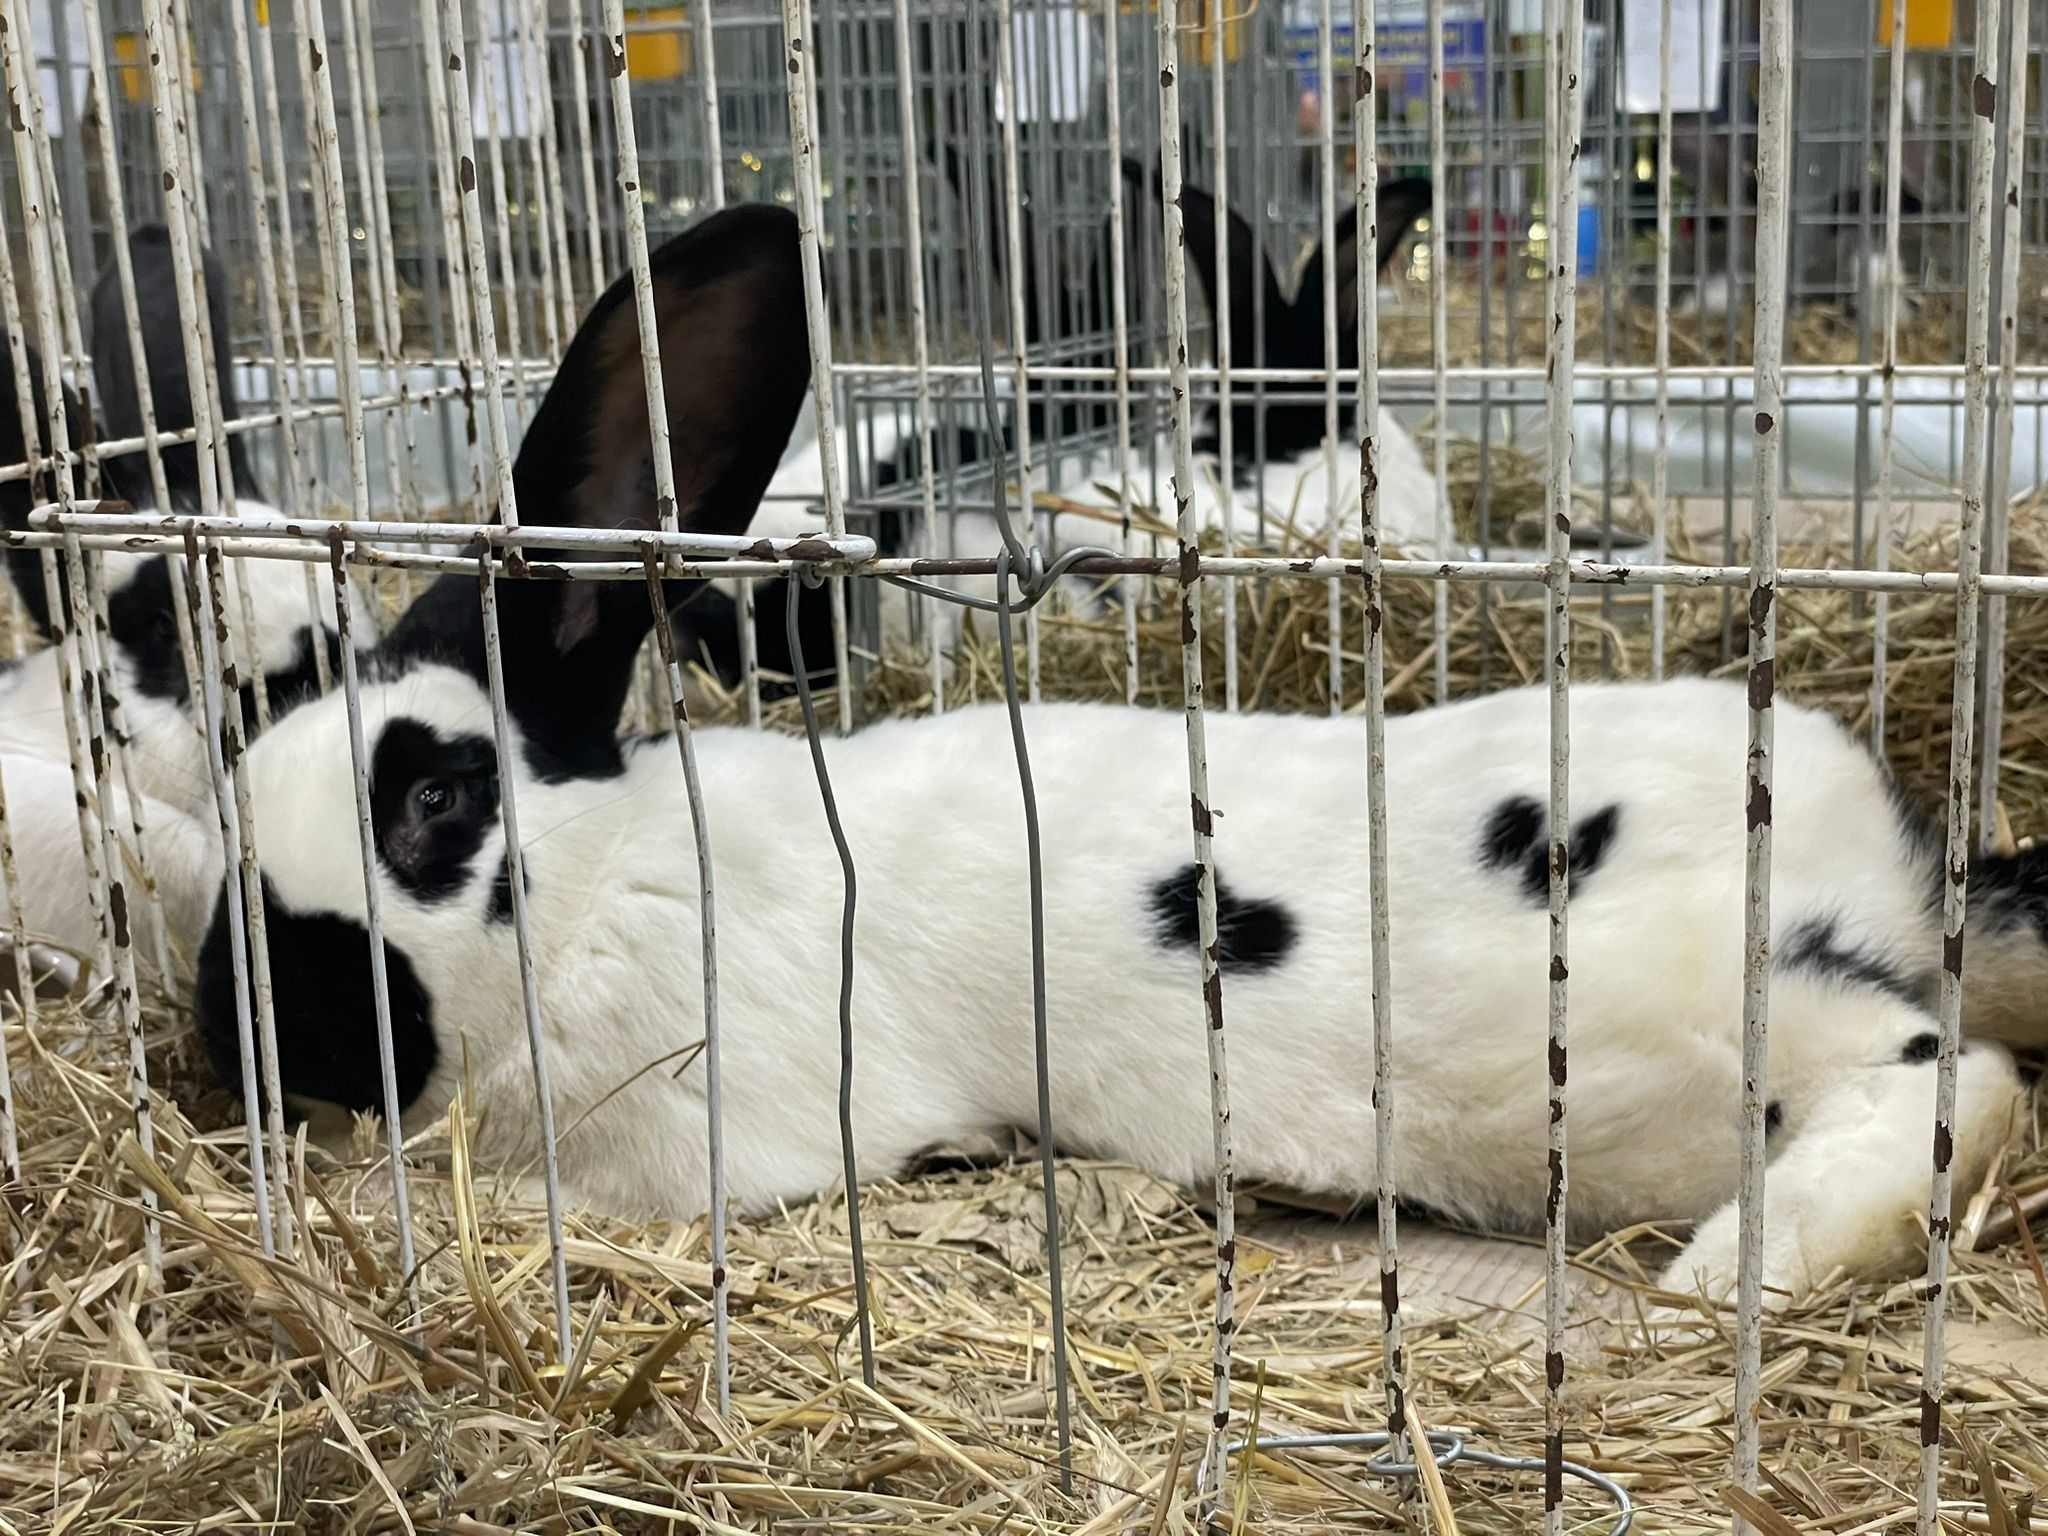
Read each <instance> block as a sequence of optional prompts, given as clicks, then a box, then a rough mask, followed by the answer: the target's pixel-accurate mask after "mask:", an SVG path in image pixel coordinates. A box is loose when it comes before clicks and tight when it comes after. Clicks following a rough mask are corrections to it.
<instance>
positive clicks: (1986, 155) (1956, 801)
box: [1917, 0, 2004, 1536]
mask: <svg viewBox="0 0 2048 1536" xmlns="http://www.w3.org/2000/svg"><path fill="white" fill-rule="evenodd" d="M1999 10H2000V7H1999V5H1998V0H1978V4H1977V29H1976V76H1975V79H1974V80H1973V81H1972V85H1971V93H1970V95H1971V101H1970V107H1971V116H1970V260H1969V265H1968V282H1967V296H1966V300H1965V308H1964V343H1963V344H1964V352H1963V356H1964V360H1965V371H1964V382H1965V389H1964V400H1963V470H1962V473H1963V483H1962V523H1961V528H1960V531H1959V534H1958V538H1957V544H1956V576H1957V587H1956V659H1955V685H1954V690H1953V692H1954V713H1953V716H1952V721H1951V731H1952V735H1951V737H1950V744H1949V761H1948V817H1947V822H1948V825H1947V843H1948V858H1947V878H1946V879H1945V880H1944V881H1943V883H1942V903H1941V924H1942V964H1941V1006H1940V1013H1939V1021H1940V1029H1939V1032H1938V1039H1939V1042H1940V1044H1939V1048H1938V1049H1937V1051H1936V1053H1935V1077H1934V1083H1935V1087H1934V1150H1933V1178H1932V1180H1931V1186H1932V1187H1931V1189H1930V1191H1929V1196H1928V1238H1927V1292H1926V1294H1927V1312H1926V1318H1925V1323H1924V1332H1923V1334H1922V1342H1921V1354H1920V1359H1921V1378H1920V1489H1919V1511H1918V1525H1917V1528H1918V1531H1919V1533H1920V1536H1935V1533H1936V1531H1937V1530H1938V1529H1939V1524H1938V1515H1937V1509H1938V1505H1939V1501H1940V1496H1941V1404H1942V1365H1943V1359H1944V1353H1943V1351H1944V1345H1945V1343H1946V1337H1945V1328H1944V1325H1945V1323H1946V1320H1947V1315H1948V1294H1947V1292H1948V1271H1949V1249H1950V1231H1949V1223H1950V1213H1951V1206H1952V1197H1953V1194H1954V1187H1955V1171H1954V1168H1953V1166H1952V1160H1953V1156H1954V1151H1955V1111H1956V1058H1957V1055H1958V1053H1959V1050H1960V1044H1961V1035H1962V1006H1963V921H1964V916H1965V910H1966V901H1967V895H1968V893H1967V890H1966V889H1965V886H1966V882H1967V880H1968V877H1969V869H1970V769H1971V758H1972V751H1973V743H1972V741H1971V736H1972V728H1973V726H1974V725H1975V721H1976V713H1977V626H1978V617H1979V613H1978V610H1979V607H1980V600H1981V596H1982V574H1983V573H1982V569H1981V564H1982V560H1983V537H1984V496H1985V482H1986V480H1987V479H1988V478H1989V473H1988V471H1989V466H1988V464H1987V462H1986V459H1987V454H1988V449H1989V443H1988V437H1989V431H1990V411H1989V404H1990V402H1989V393H1990V385H1991V366H1990V343H1991V306H1992V293H1991V288H1992V282H1993V271H1992V263H1991V219H1992V197H1993V189H1994V186H1995V183H1996V169H1997V167H1996V165H1995V163H1994V159H1993V155H1994V131H1995V123H1996V120H1997V115H1998V98H1999V96H2000V95H2001V93H2002V92H2001V81H2002V80H2003V73H2004V72H2003V70H2002V68H2001V60H2000V58H1999V50H1998V42H1999Z"/></svg>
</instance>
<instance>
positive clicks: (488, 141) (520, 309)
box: [450, 0, 531, 422]
mask: <svg viewBox="0 0 2048 1536" xmlns="http://www.w3.org/2000/svg"><path fill="white" fill-rule="evenodd" d="M482 3H483V0H479V4H480V5H481V4H482ZM467 12H468V7H467V6H466V5H460V4H458V5H457V6H455V7H454V8H453V9H452V11H451V12H450V14H451V16H452V17H453V18H454V19H455V22H456V26H457V29H458V35H460V29H461V27H462V25H463V24H464V18H465V16H466V15H467ZM503 14H504V12H503V10H502V9H500V11H499V15H500V17H502V16H503ZM490 31H491V29H490V23H489V19H488V17H486V16H479V17H478V18H477V40H476V49H475V51H474V52H473V53H471V54H470V59H471V61H472V62H473V63H474V64H475V65H476V66H477V71H476V73H477V78H478V79H479V80H481V81H482V82H483V84H482V91H483V98H484V156H485V163H486V164H487V165H488V166H489V168H490V173H491V192H492V194H493V195H492V197H491V235H492V239H493V241H494V242H495V244H496V246H497V250H498V281H499V283H500V284H501V285H502V286H501V288H500V290H499V291H500V293H501V294H502V299H501V302H502V304H503V306H504V311H505V371H506V373H507V375H508V376H509V377H510V378H511V381H512V404H513V407H514V409H515V410H517V412H518V414H519V419H520V420H521V421H522V422H523V421H525V420H526V414H527V412H526V398H527V396H526V386H527V370H528V367H529V366H530V362H531V360H530V359H529V358H528V356H527V352H526V326H525V322H524V320H523V319H522V318H521V317H522V315H523V314H524V312H525V309H526V298H527V294H526V292H525V288H526V285H525V283H524V282H522V281H521V277H522V273H521V272H520V269H519V265H518V262H517V261H516V259H515V257H514V256H513V252H512V223H511V202H512V196H513V194H512V187H511V183H510V182H509V181H508V180H507V179H506V171H505V127H504V121H503V117H504V114H503V109H502V108H501V106H500V103H499V100H498V97H499V91H498V77H499V74H500V73H501V71H500V70H497V69H493V68H492V67H491V35H490ZM458 46H462V45H461V44H458ZM499 57H500V58H501V59H502V58H503V57H504V55H503V52H502V49H501V51H500V53H499ZM506 83H507V84H510V83H511V82H510V81H507V82H506ZM474 112H475V108H474V107H472V108H471V113H472V131H473V130H474V116H473V114H474Z"/></svg>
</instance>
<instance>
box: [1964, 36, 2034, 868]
mask: <svg viewBox="0 0 2048 1536" xmlns="http://www.w3.org/2000/svg"><path fill="white" fill-rule="evenodd" d="M2030 17H2031V11H2030V8H2029V7H2028V6H2026V5H2016V6H2014V7H2012V9H2011V12H2010V13H2009V14H2008V16H2007V18H2006V29H2007V37H2006V50H2005V75H2004V79H2005V82H2006V88H2005V89H2004V90H2003V91H2002V92H2000V94H1999V103H1998V106H1999V110H2000V111H2001V112H2003V113H2004V114H2005V144H2004V154H2005V180H2004V184H2003V186H2002V187H2001V188H2000V189H1999V197H1998V202H1999V207H2000V209H2001V211H2002V219H2001V225H2000V229H2001V234H2002V236H2003V244H2002V246H2001V248H2000V252H1999V261H2000V273H1999V281H1998V287H1997V290H1996V298H1995V300H1994V302H1995V303H1996V304H1997V306H1998V308H1997V314H1996V315H1995V317H1994V320H1993V323H1994V325H1995V326H1996V328H1997V332H1998V345H1999V376H1998V387H1997V389H1996V391H1995V392H1994V393H1993V397H1992V404H1991V411H1992V417H1991V427H1990V434H1991V435H1990V439H1989V452H1990V476H1991V479H1990V485H1989V487H1988V489H1987V491H1986V497H1985V505H1984V530H1985V531H1984V570H1985V573H1986V574H1987V575H1999V574H2002V573H2003V572H2004V571H2005V570H2006V569H2007V568H2008V566H2009V565H2010V563H2011V562H2010V558H2009V552H2010V544H2011V533H2012V528H2011V517H2012V441H2013V407H2014V395H2015V392H2016V390H2015V379H2014V369H2015V367H2016V366H2017V364H2018V361H2019V344H2020V336H2019V285H2020V254H2021V245H2022V239H2021V232H2020V199H2021V192H2022V190H2023V189H2024V187H2025V185H2026V180H2025V170H2026V163H2027V133H2026V127H2027V31H2028V23H2029V20H2030ZM2005 639H2006V621H2005V598H2004V597H2003V596H2002V595H2001V594H1999V593H1995V592H1993V593H1987V594H1986V595H1985V599H1984V676H1983V679H1982V681H1981V684H1980V686H1979V692H1980V693H1981V694H1982V695H1983V700H1984V728H1983V736H1982V745H1981V747H1980V748H1979V752H1978V758H1979V762H1980V764H1981V767H1980V769H1979V772H1980V773H1981V775H1982V780H1983V782H1982V788H1981V793H1980V795H1979V797H1978V812H1977V840H1978V843H1979V844H1980V845H1981V846H1987V847H1988V846H1989V845H1990V843H1991V841H1992V839H1993V837H1994V836H1995V835H1996V833H1997V828H1998V784H1999V751H2000V747H2001V745H2002V743H2003V740H2004V735H2005Z"/></svg>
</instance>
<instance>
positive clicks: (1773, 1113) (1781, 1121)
mask: <svg viewBox="0 0 2048 1536" xmlns="http://www.w3.org/2000/svg"><path fill="white" fill-rule="evenodd" d="M1784 1128H1785V1106H1784V1105H1783V1104H1781V1103H1779V1102H1778V1100H1776V1099H1773V1100H1771V1102H1770V1103H1768V1104H1766V1105H1765V1106H1764V1134H1765V1135H1766V1136H1775V1135H1776V1134H1777V1133H1778V1132H1779V1131H1781V1130H1783V1129H1784Z"/></svg>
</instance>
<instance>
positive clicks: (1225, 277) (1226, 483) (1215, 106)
mask: <svg viewBox="0 0 2048 1536" xmlns="http://www.w3.org/2000/svg"><path fill="white" fill-rule="evenodd" d="M1207 4H1208V7H1209V116H1210V123H1209V153H1210V169H1209V186H1210V191H1211V196H1210V199H1209V200H1210V203H1211V204H1212V205H1213V206H1212V212H1213V213H1214V216H1215V234H1214V236H1213V239H1214V242H1215V251H1216V257H1215V261H1216V283H1215V288H1216V291H1215V293H1214V294H1213V295H1212V296H1211V303H1210V306H1209V308H1210V315H1209V327H1210V329H1211V330H1212V331H1214V332H1215V335H1216V446H1217V448H1218V450H1219V456H1220V458H1221V461H1222V462H1221V471H1222V473H1221V475H1220V476H1219V478H1218V481H1217V493H1218V494H1217V502H1218V506H1217V510H1218V511H1219V512H1220V513H1221V514H1222V522H1223V553H1224V554H1226V555H1234V554H1236V553H1237V498H1236V497H1235V496H1234V495H1232V494H1231V491H1232V488H1233V487H1234V486H1235V485H1236V478H1235V476H1234V474H1233V472H1232V466H1233V462H1234V455H1235V453H1236V451H1237V434H1236V432H1235V431H1234V426H1235V424H1234V423H1233V422H1232V421H1231V419H1230V418H1231V389H1230V361H1231V359H1230V321H1231V314H1230V160H1229V155H1228V149H1229V140H1230V135H1229V134H1228V132H1226V131H1225V125H1226V123H1227V121H1228V118H1227V115H1226V114H1227V106H1226V102H1225V98H1226V96H1227V94H1228V93H1227V92H1226V91H1225V89H1224V87H1225V85H1226V84H1227V83H1228V81H1229V71H1228V69H1227V68H1226V67H1225V62H1224V61H1225V60H1226V59H1227V58H1228V57H1229V42H1228V35H1229V32H1230V31H1231V30H1232V29H1235V28H1237V27H1239V26H1243V25H1246V22H1245V21H1243V20H1240V19H1236V18H1232V19H1230V20H1229V22H1228V24H1227V25H1226V21H1225V17H1224V14H1223V13H1224V9H1225V7H1226V5H1227V4H1228V0H1207ZM1115 28H1116V18H1115V17H1114V16H1112V17H1111V18H1110V29H1111V30H1112V31H1114V30H1115ZM1110 169H1111V177H1110V180H1111V182H1112V184H1114V183H1115V182H1116V181H1117V180H1119V179H1120V172H1121V166H1120V164H1118V163H1112V165H1111V168H1110ZM1331 217H1332V218H1333V219H1334V218H1335V214H1334V212H1333V213H1332V215H1331ZM1361 227H1363V226H1361ZM1334 255H1335V253H1334V251H1333V252H1332V253H1331V256H1332V257H1334ZM1326 264H1327V263H1326ZM1118 329H1119V331H1121V329H1122V327H1121V326H1119V327H1118ZM1331 355H1332V357H1333V358H1334V356H1335V353H1334V352H1333V353H1332V354H1331ZM1330 516H1331V519H1332V520H1333V521H1334V520H1335V519H1336V517H1337V503H1336V499H1335V497H1332V498H1331V502H1330ZM1237 596H1238V593H1237V578H1236V577H1235V576H1226V577H1224V578H1223V707H1224V708H1225V709H1226V710H1228V711H1230V712H1231V713H1232V714H1235V713H1236V712H1237V708H1238V705H1239V703H1240V702H1241V701H1240V700H1239V698H1238V675H1237V672H1238V662H1237ZM1133 617H1135V615H1134V616H1133Z"/></svg>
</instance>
